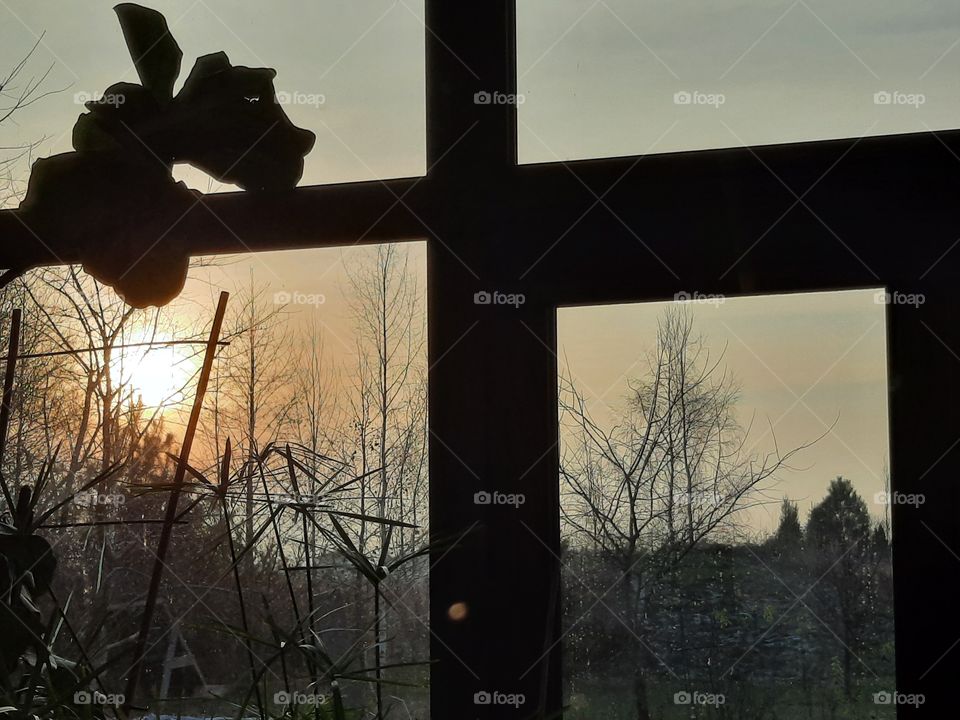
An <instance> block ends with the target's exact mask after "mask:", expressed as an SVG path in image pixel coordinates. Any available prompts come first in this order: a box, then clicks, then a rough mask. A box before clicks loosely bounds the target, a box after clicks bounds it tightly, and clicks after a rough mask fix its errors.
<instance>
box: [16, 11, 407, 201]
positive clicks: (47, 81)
mask: <svg viewBox="0 0 960 720" xmlns="http://www.w3.org/2000/svg"><path fill="white" fill-rule="evenodd" d="M113 4H114V3H109V2H100V3H37V2H32V1H31V0H12V1H11V2H8V3H5V4H4V5H3V6H2V7H0V18H2V22H0V47H2V48H3V52H2V58H0V61H2V70H0V73H2V74H6V73H7V72H9V71H10V70H11V69H12V68H13V67H14V66H15V64H16V63H17V62H19V61H20V60H21V59H22V58H23V57H25V56H26V55H27V53H28V52H29V51H30V48H31V47H32V46H33V45H34V44H35V43H36V42H37V39H38V38H39V37H41V36H42V40H41V42H40V45H39V46H38V47H37V49H36V51H35V52H34V54H33V56H32V57H31V58H30V61H29V62H28V64H27V66H26V68H25V70H24V71H23V72H22V73H21V74H20V77H19V82H18V83H17V87H16V88H5V95H6V94H10V93H13V92H17V91H19V90H20V89H23V88H24V87H26V85H27V83H28V81H29V79H30V78H33V79H39V78H40V77H41V76H42V75H43V73H44V72H45V71H46V70H47V69H48V68H50V73H49V75H47V77H46V78H44V79H43V81H42V83H41V84H40V87H39V90H40V91H41V92H52V91H59V92H54V93H53V94H52V95H49V96H47V97H45V98H42V99H40V100H38V101H37V102H35V103H34V104H32V105H31V106H29V107H28V108H24V109H23V110H22V111H19V112H18V113H17V114H16V116H15V118H12V120H14V121H15V122H16V124H14V123H13V122H5V123H3V127H2V135H0V145H3V146H8V147H9V146H13V145H22V144H28V143H34V142H39V143H40V144H39V146H38V147H37V149H36V151H35V152H34V153H33V156H34V157H38V156H40V157H42V156H46V155H50V154H54V153H59V152H64V151H68V150H70V149H71V144H70V142H71V134H70V131H71V128H72V127H73V124H74V122H76V119H77V116H78V115H79V114H80V113H81V112H84V108H83V102H84V101H85V100H89V99H92V98H96V97H100V96H101V95H102V93H103V92H104V90H105V89H106V88H107V87H109V86H110V85H112V84H114V83H117V82H120V81H126V82H133V83H137V82H139V81H138V79H137V74H136V71H135V70H134V68H133V65H132V63H131V61H130V55H129V53H128V51H127V49H126V46H125V44H124V40H123V36H122V34H121V31H120V27H119V25H118V23H117V18H116V15H115V14H114V12H113V10H112V9H111V8H112V5H113ZM154 5H156V4H154ZM158 9H159V10H161V11H162V12H163V14H164V16H165V17H166V19H167V23H168V25H169V27H170V31H171V34H172V35H173V36H174V38H175V39H176V40H177V42H178V43H179V45H180V47H181V49H182V50H183V61H182V64H181V71H180V77H179V79H178V81H177V85H176V87H175V90H178V89H179V88H180V87H181V85H182V84H183V81H184V80H185V79H186V77H187V75H188V74H189V72H190V69H191V68H192V67H193V63H194V60H195V59H196V58H197V57H198V56H200V55H204V54H207V53H213V52H217V51H221V50H222V51H224V52H226V54H227V56H228V57H229V59H230V61H231V62H232V63H233V64H234V65H245V66H248V67H271V68H275V69H276V70H277V77H276V78H275V80H274V84H275V87H276V90H277V96H278V99H280V101H281V102H282V103H283V107H284V109H285V110H286V112H287V114H288V115H289V116H290V118H291V120H292V121H293V123H294V124H295V125H297V126H299V127H302V128H306V129H308V130H311V131H312V132H314V133H315V134H316V136H317V141H316V145H315V146H314V149H313V151H312V152H311V153H310V154H309V155H308V156H307V159H306V169H305V172H304V177H303V179H302V180H301V184H302V185H313V184H319V183H331V182H346V181H353V180H367V179H372V178H381V177H383V178H389V177H406V176H415V175H421V174H423V172H424V168H425V152H426V151H425V137H424V132H425V131H424V127H425V104H424V29H423V0H410V1H409V2H402V3H395V2H392V1H391V0H368V1H367V2H360V3H358V2H350V0H334V1H333V2H285V3H260V2H234V1H233V0H208V1H207V2H193V1H192V0H172V1H171V2H164V3H162V4H161V6H159V7H158ZM7 99H8V100H10V99H11V98H7ZM9 104H11V103H10V102H4V103H3V105H9ZM8 126H9V127H8ZM182 177H183V178H184V179H186V180H188V181H189V182H190V184H192V185H194V186H195V187H197V188H198V189H200V190H203V191H208V190H211V191H216V190H221V189H231V188H229V187H227V188H221V187H220V186H218V184H217V183H212V184H210V185H208V183H207V179H206V177H204V176H202V174H200V173H198V172H188V173H185V174H184V175H182Z"/></svg>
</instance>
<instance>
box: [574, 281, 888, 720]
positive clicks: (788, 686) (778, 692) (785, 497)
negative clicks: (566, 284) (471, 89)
mask: <svg viewBox="0 0 960 720" xmlns="http://www.w3.org/2000/svg"><path fill="white" fill-rule="evenodd" d="M884 310H885V306H884V295H883V293H882V291H881V292H880V293H879V296H878V294H877V292H875V291H851V292H842V293H818V294H808V295H783V296H767V297H746V298H722V297H701V296H697V297H696V298H691V299H688V300H687V301H685V302H674V303H654V304H642V305H614V306H607V307H580V308H564V309H561V310H560V311H559V316H558V323H559V327H558V330H559V346H560V353H559V357H560V358H563V361H562V362H561V365H560V367H559V373H560V410H559V411H560V424H561V477H560V483H561V512H562V532H563V547H564V557H563V571H564V584H563V587H564V642H565V671H566V678H565V685H566V691H567V697H566V701H567V702H568V703H569V704H570V705H571V708H572V710H571V712H570V714H569V717H571V718H596V717H603V718H610V719H611V720H617V719H620V718H622V719H624V720H626V719H628V718H629V719H631V720H632V719H634V718H637V717H643V718H655V719H657V720H672V719H674V718H677V719H679V718H687V717H728V716H733V717H744V718H760V717H782V718H792V717H797V718H799V717H877V718H880V717H883V718H894V717H895V708H894V707H893V706H892V705H888V704H885V702H884V699H885V698H886V697H887V696H886V695H885V693H890V692H893V691H894V688H895V685H894V655H893V647H894V634H893V584H892V568H891V554H890V537H891V536H890V509H889V504H888V487H889V484H888V473H887V458H888V428H887V376H886V353H885V343H886V338H885V320H884V318H885V313H884ZM565 717H566V716H565Z"/></svg>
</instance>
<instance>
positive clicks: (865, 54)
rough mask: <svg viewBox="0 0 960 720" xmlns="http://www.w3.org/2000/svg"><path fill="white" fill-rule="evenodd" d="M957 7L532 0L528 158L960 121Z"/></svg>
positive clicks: (523, 155) (850, 0)
mask: <svg viewBox="0 0 960 720" xmlns="http://www.w3.org/2000/svg"><path fill="white" fill-rule="evenodd" d="M958 35H960V6H957V5H956V4H955V3H949V2H930V3H903V2H879V3H878V2H868V1H867V0H839V1H832V2H831V1H828V0H808V1H805V2H788V1H786V0H783V1H781V0H747V1H746V2H732V1H730V0H720V1H719V2H712V3H709V4H704V3H702V2H693V1H691V0H681V1H679V2H677V1H676V0H639V1H638V0H608V1H607V2H592V0H559V1H553V0H550V1H548V0H524V1H523V2H520V3H518V76H519V82H518V92H519V93H521V94H522V95H523V96H524V99H525V102H524V103H523V104H522V105H520V107H519V123H520V125H519V139H520V159H521V161H522V162H550V161H555V160H558V159H562V160H566V159H576V158H589V157H604V156H614V155H635V154H645V153H659V152H673V151H682V150H700V149H704V148H725V147H737V146H742V145H763V144H770V143H784V142H797V141H806V140H821V139H826V138H842V137H861V136H864V135H882V134H888V133H904V132H924V131H926V130H931V129H932V130H941V129H946V128H955V127H957V125H958V120H957V118H958V117H960V98H958V96H957V93H956V92H954V85H953V78H954V77H955V76H956V74H957V72H958V70H960V50H958V48H957V43H956V39H957V37H958Z"/></svg>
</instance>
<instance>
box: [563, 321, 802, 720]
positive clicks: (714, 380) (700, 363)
mask: <svg viewBox="0 0 960 720" xmlns="http://www.w3.org/2000/svg"><path fill="white" fill-rule="evenodd" d="M722 361H723V355H722V353H721V354H720V355H719V356H718V357H716V358H711V356H710V352H709V350H708V348H707V346H706V344H705V342H704V340H703V338H702V337H699V336H697V335H695V334H694V327H693V318H692V317H691V316H690V314H689V313H687V312H686V311H685V309H682V308H675V309H671V310H668V311H667V312H666V313H665V314H664V316H663V318H662V319H661V321H660V324H659V330H658V333H657V343H656V347H655V349H654V351H653V353H652V356H651V358H650V360H649V366H648V369H647V372H646V373H645V374H644V375H643V376H641V377H638V378H634V379H633V380H631V381H630V395H629V398H628V405H627V408H626V410H625V411H624V413H623V416H622V417H621V418H620V419H619V421H618V422H617V423H616V424H615V425H613V426H612V427H605V426H603V425H602V424H601V423H600V422H598V421H597V420H595V419H594V417H593V414H592V413H591V411H590V408H589V407H588V400H587V398H586V397H585V395H584V394H583V392H582V391H581V390H580V389H579V388H578V387H577V386H576V384H575V383H574V382H573V381H572V380H571V379H570V378H569V377H562V378H561V387H560V412H561V433H562V437H563V440H564V442H563V457H562V462H561V471H560V473H561V482H562V484H563V492H564V502H563V503H562V512H563V519H564V522H565V524H566V527H567V531H568V539H569V540H570V542H571V543H573V544H575V545H579V546H580V547H588V548H590V549H592V550H594V551H596V552H598V553H599V554H600V555H601V556H602V557H604V558H606V560H607V561H608V562H609V563H610V564H611V565H612V566H613V567H614V568H616V570H617V572H618V580H617V587H618V588H619V591H620V595H621V605H622V607H623V608H624V613H625V615H626V617H625V618H624V622H625V623H626V625H627V627H628V628H629V631H630V632H631V633H632V634H633V635H634V637H636V638H638V639H640V641H638V642H637V643H636V644H635V646H634V652H633V657H632V658H631V665H632V667H633V669H634V670H633V672H634V687H633V692H634V699H635V703H636V717H637V718H638V720H648V719H649V718H650V709H649V706H648V701H647V687H646V679H647V675H648V673H649V672H650V671H651V670H652V669H653V667H654V665H655V663H656V662H657V658H656V657H654V656H653V653H652V652H651V651H650V650H649V649H648V647H649V646H645V644H644V642H642V640H643V638H644V637H645V636H649V632H650V628H648V627H646V623H647V620H646V618H647V617H648V616H649V610H650V607H651V603H652V602H653V600H654V598H655V594H656V593H655V592H654V591H655V588H656V586H657V583H658V582H660V581H661V580H662V579H663V578H665V577H666V576H668V575H669V574H670V573H672V572H674V570H675V569H676V568H678V567H679V565H680V563H681V562H682V561H683V559H684V557H685V556H687V554H688V553H690V552H691V550H693V549H694V548H695V547H696V546H697V545H698V544H700V543H701V542H703V541H704V540H705V539H707V538H708V537H710V536H711V535H714V534H718V533H720V532H724V531H728V530H731V529H734V528H735V524H736V517H737V514H738V513H739V512H740V511H742V510H744V509H745V508H747V507H749V506H750V505H751V504H754V503H755V502H757V500H756V496H757V494H758V493H759V491H760V490H761V489H762V488H763V487H764V485H765V484H767V483H768V482H772V481H773V480H774V476H775V474H776V473H777V471H778V470H780V469H781V468H784V467H785V465H786V463H787V461H788V460H789V458H790V457H791V456H793V455H794V454H795V453H796V452H798V451H799V450H800V449H802V448H797V449H794V450H791V451H790V452H787V453H785V454H783V455H781V454H780V453H779V452H778V451H775V452H773V453H770V454H766V455H763V456H757V455H755V454H752V453H751V452H749V451H748V450H747V448H746V446H745V442H746V438H747V436H748V434H749V428H747V429H744V428H742V427H741V425H740V424H739V422H738V421H737V418H736V412H735V411H736V403H737V399H738V387H737V384H736V383H735V381H734V380H733V378H732V377H731V375H730V374H729V372H728V371H727V370H726V369H725V368H724V367H723V366H722ZM804 447H805V446H804Z"/></svg>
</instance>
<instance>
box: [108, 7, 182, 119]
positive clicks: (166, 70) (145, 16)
mask: <svg viewBox="0 0 960 720" xmlns="http://www.w3.org/2000/svg"><path fill="white" fill-rule="evenodd" d="M114 11H115V12H116V13H117V18H118V19H119V20H120V27H121V28H122V29H123V39H124V40H125V41H126V43H127V49H128V50H129V51H130V57H131V58H132V59H133V65H134V67H135V68H136V69H137V75H139V76H140V82H141V83H142V84H143V86H144V87H145V88H147V90H149V91H150V92H152V93H153V95H154V97H156V98H157V100H158V101H160V102H161V103H165V102H168V101H169V100H170V99H171V98H172V97H173V84H174V83H175V82H176V80H177V76H178V75H180V61H181V60H182V59H183V52H181V50H180V46H179V45H178V44H177V41H176V40H174V39H173V35H171V34H170V28H168V27H167V21H166V19H165V18H164V17H163V15H161V14H160V13H159V12H157V11H156V10H151V9H149V8H145V7H143V6H141V5H136V4H135V3H121V4H120V5H117V6H116V7H115V8H114Z"/></svg>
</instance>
